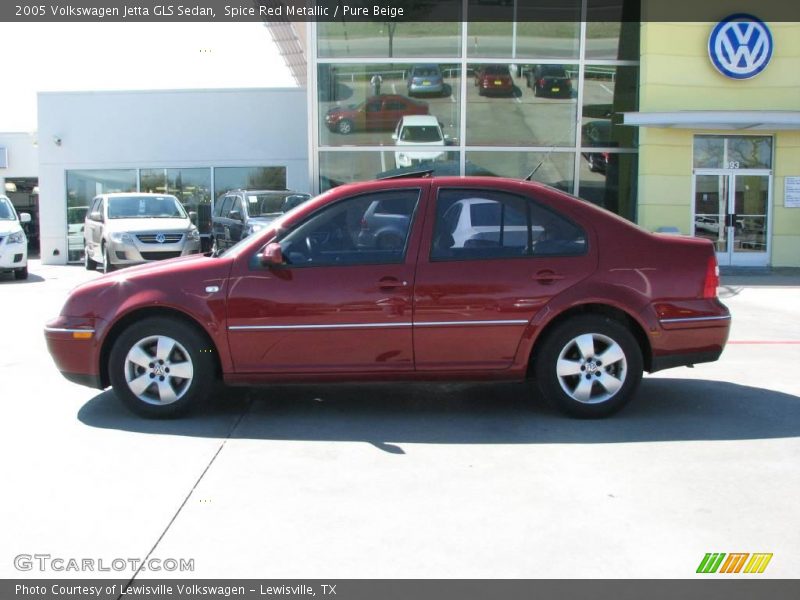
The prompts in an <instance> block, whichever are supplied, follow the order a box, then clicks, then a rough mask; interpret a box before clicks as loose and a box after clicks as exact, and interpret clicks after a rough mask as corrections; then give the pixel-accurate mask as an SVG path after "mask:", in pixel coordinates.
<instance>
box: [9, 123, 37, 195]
mask: <svg viewBox="0 0 800 600" xmlns="http://www.w3.org/2000/svg"><path fill="white" fill-rule="evenodd" d="M0 148H5V149H6V153H7V155H8V167H6V168H3V167H0V193H3V190H4V189H5V183H6V181H5V180H6V179H7V178H12V177H36V176H37V175H38V173H39V152H38V148H37V147H36V134H35V133H16V132H15V133H0Z"/></svg>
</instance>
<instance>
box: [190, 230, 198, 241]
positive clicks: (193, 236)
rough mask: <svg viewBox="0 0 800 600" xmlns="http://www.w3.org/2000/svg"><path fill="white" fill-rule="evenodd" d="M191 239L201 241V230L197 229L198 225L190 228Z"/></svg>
mask: <svg viewBox="0 0 800 600" xmlns="http://www.w3.org/2000/svg"><path fill="white" fill-rule="evenodd" d="M189 239H190V240H191V241H193V242H199V241H200V232H199V231H197V227H192V228H191V229H190V230H189Z"/></svg>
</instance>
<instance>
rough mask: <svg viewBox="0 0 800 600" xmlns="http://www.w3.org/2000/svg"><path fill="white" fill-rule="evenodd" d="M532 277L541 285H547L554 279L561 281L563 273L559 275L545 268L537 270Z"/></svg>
mask: <svg viewBox="0 0 800 600" xmlns="http://www.w3.org/2000/svg"><path fill="white" fill-rule="evenodd" d="M533 278H534V279H535V280H536V281H538V282H539V283H541V284H543V285H549V284H551V283H554V282H556V281H561V280H562V279H565V276H564V275H559V274H558V273H556V272H555V271H551V270H550V269H545V270H544V271H539V272H538V273H536V275H534V276H533Z"/></svg>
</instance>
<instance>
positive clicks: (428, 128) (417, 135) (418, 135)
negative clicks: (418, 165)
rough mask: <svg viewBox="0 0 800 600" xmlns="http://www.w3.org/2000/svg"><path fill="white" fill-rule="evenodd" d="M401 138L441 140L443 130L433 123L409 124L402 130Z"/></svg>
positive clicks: (421, 140)
mask: <svg viewBox="0 0 800 600" xmlns="http://www.w3.org/2000/svg"><path fill="white" fill-rule="evenodd" d="M400 139H401V140H403V141H404V142H440V141H442V132H441V131H439V128H438V127H434V126H433V125H407V126H405V127H403V131H402V132H400Z"/></svg>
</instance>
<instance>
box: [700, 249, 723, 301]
mask: <svg viewBox="0 0 800 600" xmlns="http://www.w3.org/2000/svg"><path fill="white" fill-rule="evenodd" d="M717 287H719V266H717V257H716V256H709V257H708V263H707V265H706V278H705V281H704V282H703V298H716V297H717Z"/></svg>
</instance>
